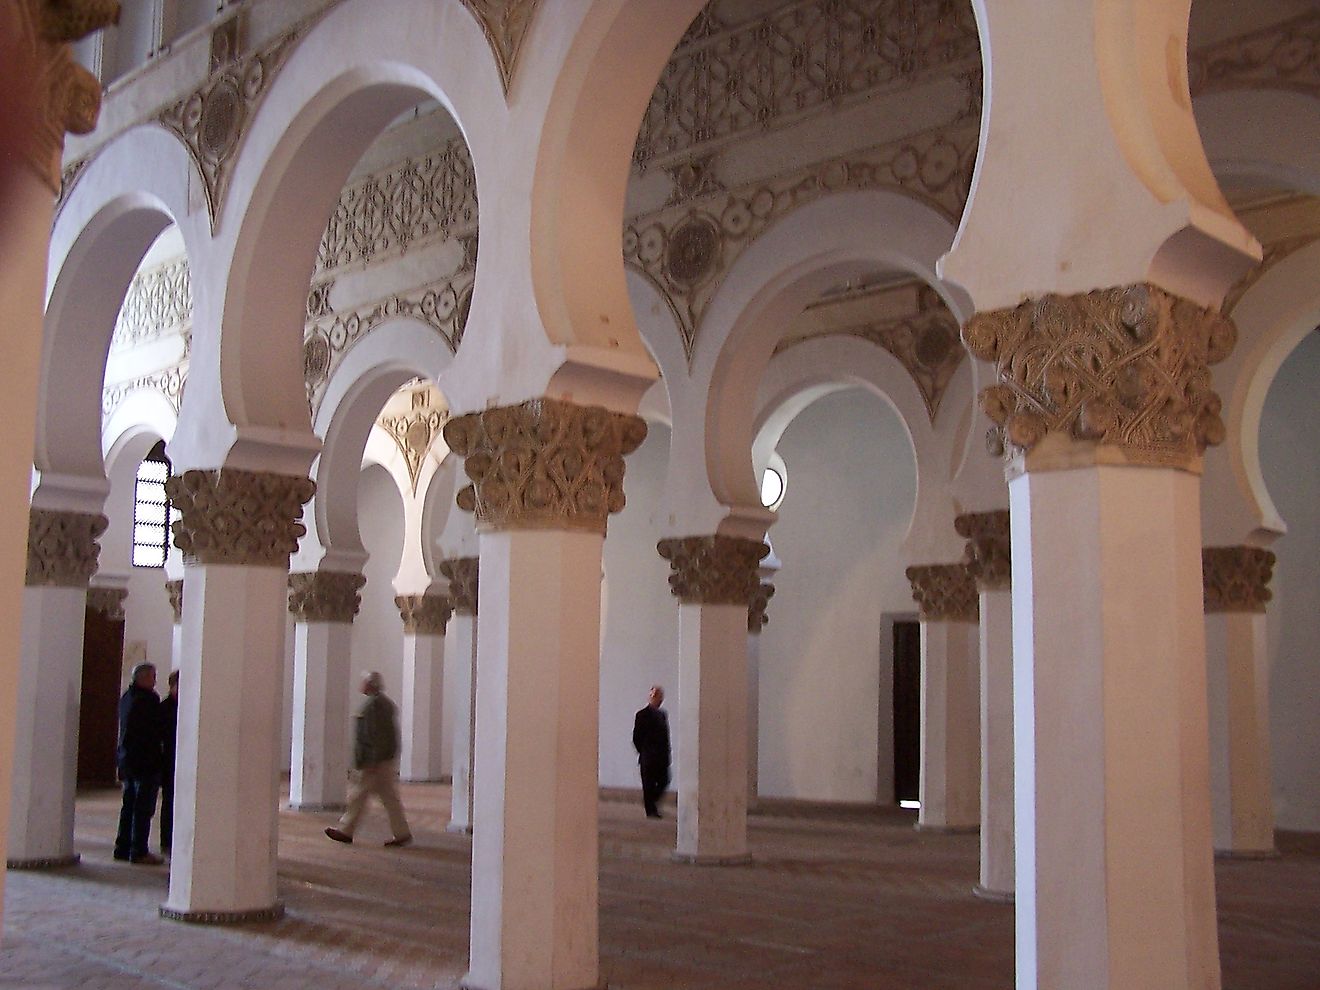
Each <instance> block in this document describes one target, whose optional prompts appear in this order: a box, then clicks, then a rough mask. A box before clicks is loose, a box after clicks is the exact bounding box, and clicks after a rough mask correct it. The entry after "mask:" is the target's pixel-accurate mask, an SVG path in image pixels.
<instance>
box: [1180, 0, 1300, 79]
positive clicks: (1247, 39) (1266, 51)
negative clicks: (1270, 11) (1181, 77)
mask: <svg viewBox="0 0 1320 990" xmlns="http://www.w3.org/2000/svg"><path fill="white" fill-rule="evenodd" d="M1187 71H1188V82H1189V83H1190V84H1191V90H1192V95H1193V96H1200V95H1201V94H1202V93H1212V92H1215V91H1217V90H1227V89H1289V90H1295V91H1297V92H1301V93H1310V94H1317V93H1320V11H1317V10H1315V9H1314V8H1313V9H1311V10H1309V11H1307V12H1306V13H1304V14H1302V15H1300V16H1298V17H1294V18H1292V19H1291V20H1287V21H1283V22H1281V23H1279V24H1273V25H1270V26H1269V27H1267V28H1262V29H1261V30H1259V31H1254V32H1252V33H1251V34H1245V35H1240V36H1239V37H1236V38H1229V39H1227V40H1225V41H1222V42H1220V43H1219V44H1216V45H1209V46H1207V47H1205V48H1202V49H1199V50H1198V51H1195V52H1193V53H1192V54H1191V55H1190V56H1189V57H1188V59H1187Z"/></svg>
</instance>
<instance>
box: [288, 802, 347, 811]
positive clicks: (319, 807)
mask: <svg viewBox="0 0 1320 990" xmlns="http://www.w3.org/2000/svg"><path fill="white" fill-rule="evenodd" d="M284 807H285V809H286V810H288V811H307V812H312V811H338V812H342V811H344V810H345V809H346V808H347V807H348V803H347V802H340V803H337V804H312V803H310V802H307V803H299V804H294V803H293V802H292V801H290V802H289V803H288V804H286V805H285V806H284Z"/></svg>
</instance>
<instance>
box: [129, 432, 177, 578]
mask: <svg viewBox="0 0 1320 990" xmlns="http://www.w3.org/2000/svg"><path fill="white" fill-rule="evenodd" d="M169 476H170V462H169V458H167V457H166V456H165V441H164V440H162V441H160V442H159V443H157V444H156V446H154V447H152V448H151V453H149V454H147V456H146V457H145V458H143V460H142V463H141V464H139V465H138V470H137V484H136V486H135V487H134V490H133V564H134V566H136V567H164V566H165V554H166V553H167V552H168V550H169V546H170V504H169V502H168V501H167V500H166V498H165V481H166V480H167V479H168V478H169Z"/></svg>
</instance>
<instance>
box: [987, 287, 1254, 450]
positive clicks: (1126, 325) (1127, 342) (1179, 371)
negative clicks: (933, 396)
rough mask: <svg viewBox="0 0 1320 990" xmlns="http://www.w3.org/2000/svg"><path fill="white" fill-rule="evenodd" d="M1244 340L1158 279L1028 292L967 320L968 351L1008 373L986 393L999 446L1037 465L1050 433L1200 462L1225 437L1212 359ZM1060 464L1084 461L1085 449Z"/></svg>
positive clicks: (994, 446)
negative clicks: (1009, 305)
mask: <svg viewBox="0 0 1320 990" xmlns="http://www.w3.org/2000/svg"><path fill="white" fill-rule="evenodd" d="M1236 340H1237V330H1236V328H1235V327H1234V325H1233V322H1232V321H1231V320H1230V319H1228V317H1226V316H1224V315H1223V314H1222V313H1219V312H1216V311H1214V310H1209V309H1205V308H1204V307H1201V306H1198V305H1196V304H1195V303H1192V302H1189V301H1188V300H1186V299H1183V298H1181V297H1178V296H1175V295H1173V294H1171V293H1169V292H1166V291H1165V290H1163V289H1160V288H1158V287H1156V286H1154V285H1150V284H1148V283H1138V284H1135V285H1123V286H1117V287H1115V288H1109V289H1097V290H1095V291H1094V292H1087V293H1081V294H1078V295H1072V296H1059V295H1047V296H1042V297H1040V298H1038V299H1029V300H1027V301H1026V302H1024V303H1022V304H1021V305H1020V306H1018V307H1016V308H1014V309H1001V310H995V311H993V312H988V313H977V314H976V315H975V316H973V317H972V318H971V319H970V320H968V322H967V325H966V326H965V327H963V341H964V342H965V343H966V344H967V347H968V349H969V350H970V351H971V352H972V354H973V355H975V356H976V357H978V358H980V359H981V360H983V361H991V362H993V363H994V365H995V368H996V371H997V373H998V384H995V385H992V386H990V387H989V388H987V389H985V390H984V391H983V392H982V393H981V408H982V409H984V410H985V413H986V415H988V416H989V417H990V419H991V420H993V421H994V423H995V427H994V428H993V429H992V430H991V431H990V433H989V435H988V436H987V442H988V444H989V446H990V449H991V452H992V453H995V454H999V453H1004V452H1008V453H1011V454H1025V455H1028V460H1027V462H1026V467H1027V468H1028V469H1030V468H1031V467H1033V464H1032V458H1031V454H1032V452H1033V450H1036V449H1037V448H1038V445H1041V443H1042V441H1044V440H1045V439H1046V437H1047V435H1059V436H1061V437H1064V438H1068V439H1070V440H1072V441H1073V442H1074V444H1076V443H1084V444H1087V445H1089V446H1090V447H1092V448H1094V449H1095V450H1096V456H1097V459H1103V458H1107V459H1109V460H1112V461H1115V462H1121V463H1134V464H1151V465H1160V466H1170V467H1180V468H1187V469H1197V468H1199V463H1200V455H1201V454H1202V453H1203V452H1204V451H1205V448H1206V446H1207V445H1213V444H1218V443H1220V442H1221V441H1222V440H1223V439H1224V423H1223V421H1222V420H1221V419H1220V418H1219V412H1220V408H1221V402H1220V399H1219V396H1218V395H1217V394H1215V392H1214V390H1213V389H1212V388H1211V387H1210V365H1212V364H1216V363H1218V362H1220V361H1222V360H1224V359H1225V358H1226V357H1228V355H1229V353H1230V352H1231V351H1232V349H1233V345H1234V343H1235V342H1236ZM1065 446H1067V445H1065ZM1102 452H1103V453H1102ZM1056 453H1057V451H1056ZM1060 460H1061V461H1063V462H1067V463H1069V464H1072V463H1076V462H1077V459H1076V456H1075V452H1068V453H1064V454H1063V455H1062V456H1061V458H1060ZM1037 462H1038V464H1037V465H1036V466H1040V467H1049V466H1054V465H1053V462H1052V460H1051V463H1049V464H1046V463H1044V462H1043V458H1037ZM1058 466H1062V464H1060V465H1058Z"/></svg>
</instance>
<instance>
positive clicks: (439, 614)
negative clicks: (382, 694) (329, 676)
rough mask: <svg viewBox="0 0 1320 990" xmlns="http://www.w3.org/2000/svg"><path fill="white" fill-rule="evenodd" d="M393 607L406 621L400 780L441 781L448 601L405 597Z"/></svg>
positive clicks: (413, 596) (434, 596)
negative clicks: (396, 607) (396, 608)
mask: <svg viewBox="0 0 1320 990" xmlns="http://www.w3.org/2000/svg"><path fill="white" fill-rule="evenodd" d="M394 602H395V604H396V605H398V606H399V614H400V617H401V618H402V620H403V693H402V695H401V697H400V699H399V701H400V722H401V723H402V725H401V727H400V730H401V733H400V734H401V735H402V737H403V738H402V752H401V754H400V758H399V776H400V778H401V779H403V780H412V781H426V780H440V779H441V778H442V777H443V776H444V774H445V767H444V761H443V759H442V756H441V748H442V747H441V743H442V740H443V738H444V731H445V726H444V701H445V695H444V689H445V623H447V622H448V621H449V615H450V605H449V600H448V599H447V598H445V596H443V595H400V596H399V597H397V598H395V599H394Z"/></svg>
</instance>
